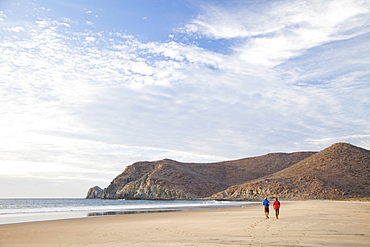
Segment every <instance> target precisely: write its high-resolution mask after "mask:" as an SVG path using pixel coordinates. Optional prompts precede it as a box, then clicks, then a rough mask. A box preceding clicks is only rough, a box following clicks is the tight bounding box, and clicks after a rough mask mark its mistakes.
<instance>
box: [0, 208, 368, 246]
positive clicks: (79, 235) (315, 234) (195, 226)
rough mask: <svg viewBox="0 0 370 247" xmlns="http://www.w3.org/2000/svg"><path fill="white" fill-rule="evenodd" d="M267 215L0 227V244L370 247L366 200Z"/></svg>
mask: <svg viewBox="0 0 370 247" xmlns="http://www.w3.org/2000/svg"><path fill="white" fill-rule="evenodd" d="M270 211H273V210H270ZM272 214H273V212H270V219H268V220H267V219H264V216H263V212H262V205H261V206H250V207H243V208H226V209H225V208H223V209H212V210H197V211H186V212H171V213H154V214H137V215H121V216H106V217H90V218H83V219H69V220H58V221H45V222H33V223H21V224H9V225H0V246H1V247H6V246H17V247H22V246H35V247H36V246H37V247H44V246H45V247H46V246H47V247H54V246H161V247H163V246H370V202H337V201H299V202H298V201H297V202H284V201H283V202H282V207H281V212H280V218H279V219H278V220H276V219H275V218H274V217H273V215H272Z"/></svg>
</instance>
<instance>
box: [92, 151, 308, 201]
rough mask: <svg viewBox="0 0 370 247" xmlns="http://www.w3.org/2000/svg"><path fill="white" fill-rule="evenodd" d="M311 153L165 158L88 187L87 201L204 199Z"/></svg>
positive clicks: (285, 165)
mask: <svg viewBox="0 0 370 247" xmlns="http://www.w3.org/2000/svg"><path fill="white" fill-rule="evenodd" d="M314 153H315V152H297V153H290V154H287V153H274V154H267V155H263V156H259V157H253V158H245V159H239V160H233V161H225V162H219V163H181V162H177V161H174V160H169V159H164V160H159V161H154V162H137V163H134V164H133V165H130V166H128V167H127V168H126V169H125V171H124V172H123V173H122V174H120V175H118V176H117V177H116V178H115V179H114V180H113V181H112V182H111V184H110V185H109V186H108V187H107V188H106V189H104V190H103V192H102V190H101V189H100V188H99V187H97V186H96V187H93V188H91V189H90V190H89V192H88V194H87V198H105V199H122V198H125V199H195V198H205V197H210V196H212V195H213V194H215V193H217V192H220V191H223V190H225V189H227V188H228V187H230V186H232V185H236V184H242V183H245V182H247V181H251V180H254V179H257V178H261V177H264V176H267V175H270V174H273V173H275V172H278V171H280V170H283V169H285V168H287V167H290V166H292V165H293V164H295V163H297V162H299V161H301V160H303V159H305V158H307V157H309V156H311V155H313V154H314Z"/></svg>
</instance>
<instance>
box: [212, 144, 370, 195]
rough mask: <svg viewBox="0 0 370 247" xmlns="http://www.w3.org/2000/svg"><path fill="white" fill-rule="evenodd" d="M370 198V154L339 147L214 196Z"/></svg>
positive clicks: (347, 146)
mask: <svg viewBox="0 0 370 247" xmlns="http://www.w3.org/2000/svg"><path fill="white" fill-rule="evenodd" d="M369 195H370V151H369V150H366V149H362V148H359V147H355V146H352V145H350V144H347V143H337V144H334V145H332V146H330V147H329V148H326V149H324V150H323V151H321V152H319V153H316V154H314V155H312V156H310V157H308V158H307V159H304V160H302V161H300V162H298V163H297V164H295V165H293V166H291V167H289V168H286V169H284V170H281V171H279V172H276V173H274V174H271V175H269V176H266V177H263V178H259V179H256V180H254V181H250V182H247V183H244V184H241V185H236V186H231V187H229V188H228V189H226V190H224V191H222V192H219V193H217V194H215V195H213V196H212V198H215V199H216V198H217V199H230V200H256V199H258V200H260V199H262V198H263V197H264V196H269V197H274V196H278V197H281V198H286V199H339V198H350V197H367V196H369Z"/></svg>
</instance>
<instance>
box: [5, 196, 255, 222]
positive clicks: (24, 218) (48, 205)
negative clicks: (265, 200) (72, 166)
mask: <svg viewBox="0 0 370 247" xmlns="http://www.w3.org/2000/svg"><path fill="white" fill-rule="evenodd" d="M248 204H253V203H251V202H233V201H167V200H166V201H157V200H101V199H75V198H74V199H58V198H47V199H40V198H37V199H0V224H10V223H21V222H30V221H44V220H58V219H69V218H82V217H89V216H101V215H116V214H127V213H150V212H168V211H179V210H191V209H206V208H219V207H238V206H243V205H248Z"/></svg>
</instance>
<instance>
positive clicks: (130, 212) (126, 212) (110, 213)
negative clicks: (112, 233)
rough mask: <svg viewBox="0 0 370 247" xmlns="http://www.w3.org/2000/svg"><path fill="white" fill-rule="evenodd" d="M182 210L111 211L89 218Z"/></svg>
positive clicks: (97, 213) (89, 214)
mask: <svg viewBox="0 0 370 247" xmlns="http://www.w3.org/2000/svg"><path fill="white" fill-rule="evenodd" d="M178 211H182V210H178V209H166V210H135V211H111V212H91V213H88V214H87V216H104V215H121V214H147V213H167V212H178Z"/></svg>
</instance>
